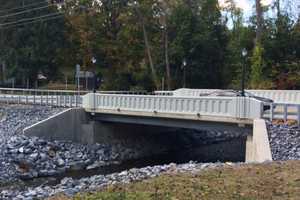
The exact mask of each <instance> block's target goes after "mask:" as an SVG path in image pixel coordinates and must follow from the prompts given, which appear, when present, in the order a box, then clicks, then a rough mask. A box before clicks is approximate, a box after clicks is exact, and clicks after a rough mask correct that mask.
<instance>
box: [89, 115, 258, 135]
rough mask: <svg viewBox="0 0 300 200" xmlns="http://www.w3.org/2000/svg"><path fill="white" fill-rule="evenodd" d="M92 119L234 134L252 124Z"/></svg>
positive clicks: (248, 129)
mask: <svg viewBox="0 0 300 200" xmlns="http://www.w3.org/2000/svg"><path fill="white" fill-rule="evenodd" d="M91 116H92V119H93V120H95V121H100V122H110V123H124V124H136V125H147V126H157V127H169V128H184V129H197V130H213V131H216V130H220V131H234V132H247V133H251V132H252V124H245V123H230V122H221V121H219V122H212V121H202V120H193V119H177V118H161V117H150V116H134V115H116V114H107V113H93V114H92V115H91Z"/></svg>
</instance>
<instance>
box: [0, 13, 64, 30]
mask: <svg viewBox="0 0 300 200" xmlns="http://www.w3.org/2000/svg"><path fill="white" fill-rule="evenodd" d="M61 17H63V15H58V16H54V17H48V18H44V19H38V20H34V21H30V22H24V23H19V24H15V25H9V26H5V27H3V28H0V29H2V30H4V29H10V28H15V27H18V26H25V25H29V24H34V23H37V22H46V21H50V20H54V19H58V18H61Z"/></svg>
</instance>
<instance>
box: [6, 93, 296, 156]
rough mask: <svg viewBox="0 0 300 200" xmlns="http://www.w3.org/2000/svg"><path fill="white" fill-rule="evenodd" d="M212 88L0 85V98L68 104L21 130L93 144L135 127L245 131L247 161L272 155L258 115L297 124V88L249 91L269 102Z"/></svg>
mask: <svg viewBox="0 0 300 200" xmlns="http://www.w3.org/2000/svg"><path fill="white" fill-rule="evenodd" d="M215 91H216V90H191V89H179V90H175V91H156V92H154V93H151V94H147V93H145V92H144V91H141V92H125V91H106V92H96V93H92V92H89V91H58V90H57V91H56V90H26V89H8V88H2V89H1V88H0V101H1V102H3V103H18V104H39V105H50V106H58V107H69V108H70V109H68V110H66V111H63V112H62V113H59V114H58V115H55V116H53V117H51V118H49V119H46V120H44V121H42V122H39V123H37V124H35V125H33V126H31V127H28V128H26V129H24V133H25V134H28V135H34V136H40V137H44V138H47V139H61V140H73V141H77V142H83V143H94V142H99V141H101V142H103V141H106V142H107V141H108V140H111V138H113V137H114V136H115V135H119V136H118V137H120V134H121V137H122V138H123V139H125V140H126V138H127V136H128V135H130V134H131V133H132V132H135V129H139V130H140V131H139V133H144V132H145V131H146V129H149V130H150V129H151V130H152V128H157V127H158V128H159V127H161V128H159V129H157V130H160V129H162V127H167V128H184V129H198V130H222V131H225V132H224V133H226V131H238V132H239V133H241V132H244V133H247V134H248V138H247V142H246V149H247V150H246V156H245V157H246V161H265V160H271V159H272V157H271V152H270V146H269V142H268V134H267V127H266V123H265V122H264V120H262V119H264V118H269V119H271V120H272V119H274V118H279V119H283V120H288V119H293V120H297V121H298V123H300V101H299V98H300V93H299V91H276V90H269V91H265V90H264V91H261V90H253V91H249V92H251V93H252V94H255V95H257V96H262V97H269V98H271V99H273V101H274V102H264V101H260V100H259V98H253V97H251V96H248V97H247V96H246V97H241V96H218V95H204V94H211V93H213V92H215ZM217 91H221V90H217ZM66 125H67V126H66ZM141 126H142V127H141ZM146 127H147V128H146ZM49 132H51V134H50V135H49V134H48V133H49ZM150 132H152V131H150ZM99 133H101V134H99Z"/></svg>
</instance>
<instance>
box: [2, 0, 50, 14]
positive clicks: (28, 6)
mask: <svg viewBox="0 0 300 200" xmlns="http://www.w3.org/2000/svg"><path fill="white" fill-rule="evenodd" d="M44 3H48V2H47V1H42V2H38V3H31V4H27V5H25V6H20V7H15V8H9V9H3V10H0V13H5V12H6V13H7V12H9V11H12V10H19V9H24V8H30V7H32V6H36V5H41V4H44Z"/></svg>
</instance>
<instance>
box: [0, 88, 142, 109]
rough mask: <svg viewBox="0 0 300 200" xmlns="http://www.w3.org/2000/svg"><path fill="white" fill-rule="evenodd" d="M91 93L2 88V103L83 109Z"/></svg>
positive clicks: (129, 92)
mask: <svg viewBox="0 0 300 200" xmlns="http://www.w3.org/2000/svg"><path fill="white" fill-rule="evenodd" d="M89 92H91V91H83V90H80V91H78V90H43V89H21V88H0V102H1V103H6V104H33V105H47V106H57V107H81V106H82V96H83V95H85V94H87V93H89ZM97 93H101V94H128V95H129V94H136V95H140V94H145V93H146V92H145V91H97Z"/></svg>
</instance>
